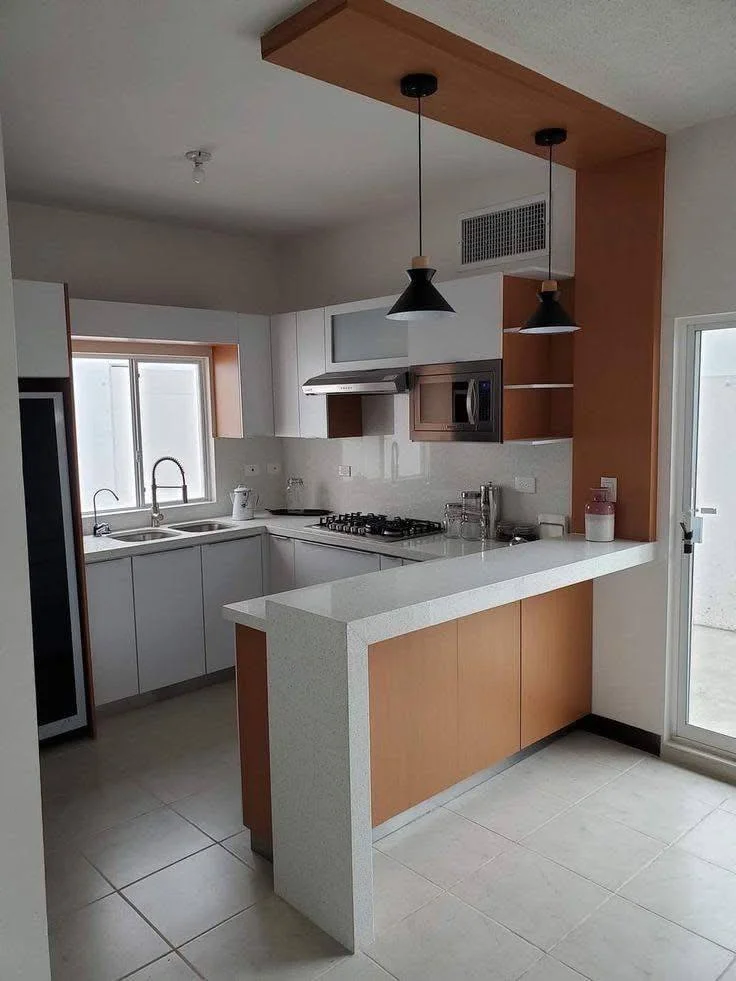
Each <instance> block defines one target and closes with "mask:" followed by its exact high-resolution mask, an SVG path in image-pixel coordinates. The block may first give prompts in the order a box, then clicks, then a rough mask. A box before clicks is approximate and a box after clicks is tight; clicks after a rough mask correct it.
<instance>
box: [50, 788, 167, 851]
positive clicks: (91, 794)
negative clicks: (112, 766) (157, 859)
mask: <svg viewBox="0 0 736 981" xmlns="http://www.w3.org/2000/svg"><path fill="white" fill-rule="evenodd" d="M43 803H44V808H43V825H44V829H43V830H44V840H45V841H46V844H47V847H52V848H54V847H56V846H57V845H61V844H68V843H74V842H79V841H80V840H82V839H84V838H88V837H89V836H90V835H94V834H98V833H99V832H101V831H105V830H106V829H108V828H113V827H115V825H117V824H121V823H122V822H123V821H129V820H130V819H131V818H134V817H138V816H139V815H140V814H147V813H148V812H150V811H153V810H155V809H156V808H157V807H160V806H161V801H160V800H158V798H157V797H154V796H153V794H150V793H149V792H148V791H147V790H144V789H143V787H140V786H139V785H138V784H137V783H136V782H135V781H134V780H130V779H127V778H126V779H122V780H116V781H112V782H105V783H102V784H100V785H99V786H96V787H95V788H94V789H87V790H86V791H84V792H82V793H79V794H76V795H74V796H72V797H64V798H59V797H52V798H51V799H45V800H44V802H43Z"/></svg>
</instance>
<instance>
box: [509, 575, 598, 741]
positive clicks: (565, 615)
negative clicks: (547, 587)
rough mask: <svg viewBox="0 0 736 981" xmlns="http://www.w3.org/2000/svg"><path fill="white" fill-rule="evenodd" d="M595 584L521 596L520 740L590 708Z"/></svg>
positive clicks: (552, 728) (550, 729) (553, 728)
mask: <svg viewBox="0 0 736 981" xmlns="http://www.w3.org/2000/svg"><path fill="white" fill-rule="evenodd" d="M592 672H593V583H592V582H583V583H579V584H577V585H576V586H568V587H566V588H565V589H556V590H554V592H551V593H543V594H542V595H540V596H532V597H530V598H529V599H525V600H522V601H521V745H522V747H524V746H531V744H532V743H535V742H537V740H539V739H543V738H544V737H545V736H549V735H551V733H553V732H556V731H557V730H558V729H562V728H563V727H564V726H567V725H570V723H572V722H575V721H576V720H577V719H580V718H582V717H583V716H584V715H587V714H588V713H589V712H590V704H591V689H592Z"/></svg>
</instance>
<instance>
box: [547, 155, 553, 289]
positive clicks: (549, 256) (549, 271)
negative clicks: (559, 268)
mask: <svg viewBox="0 0 736 981" xmlns="http://www.w3.org/2000/svg"><path fill="white" fill-rule="evenodd" d="M548 200H549V222H548V228H549V241H548V242H547V279H548V280H549V279H552V144H551V143H550V145H549V198H548Z"/></svg>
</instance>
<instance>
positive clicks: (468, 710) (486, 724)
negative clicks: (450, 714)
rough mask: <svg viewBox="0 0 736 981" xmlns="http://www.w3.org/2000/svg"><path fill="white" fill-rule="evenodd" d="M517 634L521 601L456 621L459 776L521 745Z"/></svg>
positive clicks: (477, 768) (514, 750)
mask: <svg viewBox="0 0 736 981" xmlns="http://www.w3.org/2000/svg"><path fill="white" fill-rule="evenodd" d="M520 635H521V604H520V603H510V604H509V605H508V606H499V607H497V608H496V609H494V610H486V611H485V612H484V613H476V614H475V615H474V616H470V617H463V618H462V619H461V620H458V625H457V647H458V759H459V768H460V773H459V777H458V779H460V780H463V779H465V777H469V776H471V775H472V774H473V773H477V772H478V771H479V770H485V769H486V768H487V767H489V766H493V765H494V764H495V763H498V762H499V761H500V760H502V759H505V758H506V757H507V756H511V755H513V754H514V753H518V751H519V749H520V748H521V690H520V688H521V681H520V675H521V655H520V643H521V636H520Z"/></svg>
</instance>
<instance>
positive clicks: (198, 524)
mask: <svg viewBox="0 0 736 981" xmlns="http://www.w3.org/2000/svg"><path fill="white" fill-rule="evenodd" d="M171 527H172V528H173V529H175V530H176V531H190V532H193V533H194V534H195V535H201V534H203V533H204V532H206V531H231V530H232V527H233V526H232V525H228V524H226V523H225V522H224V521H192V522H191V523H190V524H186V525H172V526H171Z"/></svg>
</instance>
